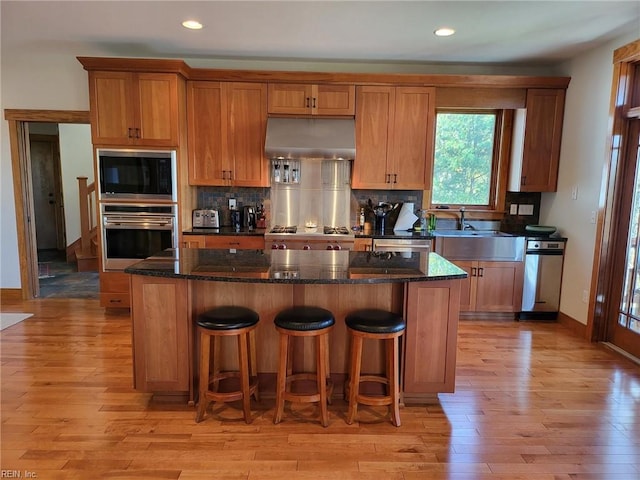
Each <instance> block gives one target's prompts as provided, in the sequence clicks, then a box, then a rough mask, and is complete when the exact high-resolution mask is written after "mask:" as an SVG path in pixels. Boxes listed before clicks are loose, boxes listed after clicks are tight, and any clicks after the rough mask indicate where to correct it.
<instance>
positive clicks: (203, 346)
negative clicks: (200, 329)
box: [196, 333, 211, 423]
mask: <svg viewBox="0 0 640 480" xmlns="http://www.w3.org/2000/svg"><path fill="white" fill-rule="evenodd" d="M200 350H201V352H200V380H199V382H198V386H199V388H198V409H197V410H196V423H199V422H201V421H202V419H203V418H204V414H205V412H206V410H207V406H208V405H209V400H208V399H207V390H208V389H209V357H210V354H211V338H210V337H209V335H205V334H204V333H201V334H200Z"/></svg>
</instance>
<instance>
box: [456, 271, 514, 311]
mask: <svg viewBox="0 0 640 480" xmlns="http://www.w3.org/2000/svg"><path fill="white" fill-rule="evenodd" d="M451 262H452V263H455V264H456V265H457V266H458V267H460V268H462V269H463V270H465V271H466V272H467V274H468V275H469V276H468V277H467V278H466V279H464V280H461V281H460V283H461V288H462V291H461V293H460V311H462V312H505V313H511V312H517V311H519V310H520V305H521V303H522V283H523V281H524V277H523V275H524V264H523V262H490V261H480V260H469V261H465V260H451Z"/></svg>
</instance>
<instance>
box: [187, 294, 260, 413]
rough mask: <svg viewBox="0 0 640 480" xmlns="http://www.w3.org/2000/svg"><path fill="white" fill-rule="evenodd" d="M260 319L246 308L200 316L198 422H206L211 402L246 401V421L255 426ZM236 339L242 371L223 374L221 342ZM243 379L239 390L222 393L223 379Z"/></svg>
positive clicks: (231, 307)
mask: <svg viewBox="0 0 640 480" xmlns="http://www.w3.org/2000/svg"><path fill="white" fill-rule="evenodd" d="M259 320H260V317H259V316H258V314H257V313H256V312H254V311H253V310H251V309H250V308H246V307H237V306H231V305H227V306H221V307H216V308H214V309H211V310H208V311H206V312H203V313H201V314H200V315H198V317H197V319H196V324H197V325H198V332H199V333H200V374H199V375H200V378H199V383H198V385H199V388H198V406H197V411H196V422H201V421H202V420H203V419H204V416H205V413H206V410H207V407H208V406H209V404H210V403H211V402H233V401H236V400H242V409H243V415H244V420H245V422H246V423H251V421H252V418H251V396H252V395H253V396H254V398H255V399H256V401H259V396H258V377H257V368H256V363H257V362H256V348H255V329H256V328H257V326H258V321H259ZM225 336H236V337H237V340H238V350H237V354H238V371H224V372H221V371H220V357H221V355H220V350H221V348H220V339H221V337H225ZM212 339H213V341H214V342H213V343H214V348H213V354H214V361H213V372H211V373H210V365H211V340H212ZM228 378H239V379H240V387H239V390H234V391H231V392H220V391H218V388H219V383H220V381H221V380H224V379H228Z"/></svg>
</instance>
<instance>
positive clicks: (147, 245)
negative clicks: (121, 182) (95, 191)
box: [100, 203, 178, 271]
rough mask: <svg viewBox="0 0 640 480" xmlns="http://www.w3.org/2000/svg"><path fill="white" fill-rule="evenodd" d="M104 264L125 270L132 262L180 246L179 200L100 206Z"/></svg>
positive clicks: (107, 267)
mask: <svg viewBox="0 0 640 480" xmlns="http://www.w3.org/2000/svg"><path fill="white" fill-rule="evenodd" d="M100 220H101V223H102V258H103V264H102V268H103V270H105V271H108V270H123V269H125V268H126V267H128V266H129V265H131V264H133V263H136V262H138V261H140V260H143V259H145V258H147V257H150V256H152V255H153V254H155V253H158V252H161V251H162V250H165V249H167V248H177V246H178V231H177V230H178V222H177V207H176V205H175V204H164V205H163V204H149V205H145V204H117V203H103V204H102V205H101V206H100Z"/></svg>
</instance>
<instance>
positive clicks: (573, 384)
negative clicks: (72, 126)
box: [0, 299, 640, 480]
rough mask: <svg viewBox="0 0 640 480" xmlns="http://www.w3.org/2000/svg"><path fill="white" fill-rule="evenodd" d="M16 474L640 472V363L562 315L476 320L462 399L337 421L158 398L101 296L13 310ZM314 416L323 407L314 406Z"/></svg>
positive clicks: (7, 391)
mask: <svg viewBox="0 0 640 480" xmlns="http://www.w3.org/2000/svg"><path fill="white" fill-rule="evenodd" d="M2 311H5V312H19V311H24V312H30V313H34V316H33V317H31V318H29V319H27V320H25V321H23V322H21V323H19V324H17V325H14V326H12V327H9V328H8V329H5V330H4V331H2V332H1V333H0V337H1V345H0V347H1V361H2V370H1V384H2V403H1V406H2V413H1V415H2V424H1V428H2V437H1V440H2V447H1V448H2V450H1V453H2V457H1V468H2V473H3V476H5V477H6V476H7V474H12V473H13V471H18V472H19V473H20V474H21V475H22V477H21V478H26V477H28V475H29V474H30V473H33V474H34V475H33V476H32V477H34V478H38V479H40V480H44V479H83V480H84V479H92V478H110V479H141V478H144V479H181V480H187V479H188V480H192V479H193V480H195V479H198V480H200V479H224V480H226V479H230V480H235V479H247V480H258V479H264V480H267V479H268V480H275V479H309V480H311V479H313V480H323V479H329V480H344V479H358V480H365V479H366V480H373V479H376V480H380V479H384V480H386V479H389V480H416V479H456V480H457V479H460V480H463V479H464V480H469V479H479V480H485V479H486V480H518V479H528V480H531V479H541V480H542V479H544V480H547V479H548V480H551V479H555V480H569V479H578V480H582V479H584V480H596V479H598V480H600V479H602V480H609V479H611V480H638V479H639V478H640V367H638V366H637V365H635V364H633V363H631V362H630V361H629V360H627V359H625V358H623V357H620V356H618V355H617V354H615V353H613V352H611V351H609V350H607V349H606V348H605V347H602V346H599V345H594V344H589V343H588V342H586V341H584V340H582V339H580V338H577V337H575V336H573V335H572V334H571V333H570V332H568V331H567V330H565V329H564V328H563V327H561V326H560V325H558V324H556V323H518V322H511V321H498V320H496V321H471V320H465V321H462V322H461V326H460V333H459V354H458V369H457V386H456V393H455V394H447V395H441V396H440V401H439V404H434V405H430V406H420V407H405V408H403V409H401V418H402V426H401V427H399V428H396V427H393V426H391V424H390V423H389V422H388V421H387V420H386V419H383V418H382V415H381V414H382V413H384V411H383V410H371V409H368V410H363V409H360V412H361V414H360V416H359V418H360V422H356V423H354V424H353V425H347V424H346V423H345V422H344V416H345V412H346V406H345V403H344V402H342V401H341V400H336V401H334V404H333V405H332V406H331V408H330V414H331V416H330V425H329V427H328V428H326V429H325V428H322V427H321V426H320V425H319V423H318V422H317V417H316V416H315V414H316V412H315V411H314V410H300V411H296V412H294V413H295V416H294V414H292V412H291V410H290V409H289V408H287V409H286V410H285V416H284V419H283V422H282V423H280V424H279V425H273V423H272V415H273V400H269V399H263V400H262V402H261V404H255V403H254V404H253V409H254V416H255V417H256V418H255V420H254V422H253V424H251V425H246V424H245V423H244V421H243V420H242V413H241V410H239V409H235V408H229V407H224V408H220V407H219V406H215V407H214V412H213V417H210V418H208V419H206V420H205V421H203V422H202V423H200V424H196V423H195V422H194V414H195V412H194V409H193V408H189V407H187V406H182V405H174V406H162V405H155V404H153V403H150V401H149V400H150V398H149V395H147V394H142V393H137V392H135V391H134V390H133V389H132V388H131V384H132V381H131V379H132V371H131V338H130V335H131V327H130V321H129V318H128V316H126V315H114V314H105V312H104V311H103V310H102V309H101V308H99V307H98V304H97V301H96V300H62V299H51V300H48V299H45V300H36V301H31V302H24V303H17V304H13V305H12V304H4V305H3V306H2ZM305 408H306V409H309V408H310V407H308V406H307V407H305Z"/></svg>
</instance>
